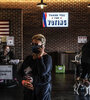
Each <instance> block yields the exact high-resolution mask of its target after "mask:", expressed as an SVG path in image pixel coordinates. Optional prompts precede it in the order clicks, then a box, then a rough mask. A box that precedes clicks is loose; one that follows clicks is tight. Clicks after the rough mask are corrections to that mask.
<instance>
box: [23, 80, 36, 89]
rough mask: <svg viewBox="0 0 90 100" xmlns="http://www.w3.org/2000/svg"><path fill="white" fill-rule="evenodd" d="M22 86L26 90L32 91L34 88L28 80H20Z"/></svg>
mask: <svg viewBox="0 0 90 100" xmlns="http://www.w3.org/2000/svg"><path fill="white" fill-rule="evenodd" d="M22 85H23V86H24V87H26V88H27V89H30V90H34V87H33V85H32V83H31V82H30V80H22Z"/></svg>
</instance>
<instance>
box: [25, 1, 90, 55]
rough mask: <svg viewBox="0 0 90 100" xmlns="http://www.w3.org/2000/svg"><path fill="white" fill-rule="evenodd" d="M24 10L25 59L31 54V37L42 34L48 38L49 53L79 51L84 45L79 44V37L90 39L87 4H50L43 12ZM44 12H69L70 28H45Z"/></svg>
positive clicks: (47, 48)
mask: <svg viewBox="0 0 90 100" xmlns="http://www.w3.org/2000/svg"><path fill="white" fill-rule="evenodd" d="M33 6H34V5H32V9H26V10H24V12H25V13H24V57H26V56H27V55H28V54H30V53H31V52H30V48H31V46H30V42H31V37H32V36H33V35H34V34H37V33H41V34H44V35H45V36H46V39H47V45H46V51H47V52H58V51H61V52H62V51H76V52H77V51H78V50H79V49H81V47H82V46H83V44H78V43H77V37H78V36H79V35H81V36H82V35H85V36H88V37H89V33H90V18H89V17H90V13H89V12H88V8H87V2H73V3H72V2H69V3H63V2H58V3H48V6H47V7H46V8H45V9H44V10H41V9H39V8H37V10H34V9H33V8H34V7H33ZM43 12H69V27H68V28H43V27H42V13H43Z"/></svg>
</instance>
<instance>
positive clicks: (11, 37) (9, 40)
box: [7, 36, 14, 46]
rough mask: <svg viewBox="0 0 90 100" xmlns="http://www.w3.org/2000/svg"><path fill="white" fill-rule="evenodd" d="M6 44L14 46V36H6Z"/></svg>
mask: <svg viewBox="0 0 90 100" xmlns="http://www.w3.org/2000/svg"><path fill="white" fill-rule="evenodd" d="M7 45H8V46H14V37H13V36H8V37H7Z"/></svg>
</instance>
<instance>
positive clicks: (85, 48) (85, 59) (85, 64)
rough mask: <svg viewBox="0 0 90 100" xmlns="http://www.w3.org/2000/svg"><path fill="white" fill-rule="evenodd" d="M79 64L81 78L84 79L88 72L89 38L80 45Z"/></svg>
mask: <svg viewBox="0 0 90 100" xmlns="http://www.w3.org/2000/svg"><path fill="white" fill-rule="evenodd" d="M81 65H82V75H81V78H82V79H85V77H86V75H89V74H90V40H89V41H88V42H87V43H86V44H84V46H83V47H82V57H81Z"/></svg>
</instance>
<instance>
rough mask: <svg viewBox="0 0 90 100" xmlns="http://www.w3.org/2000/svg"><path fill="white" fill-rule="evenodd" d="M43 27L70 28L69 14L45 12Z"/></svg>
mask: <svg viewBox="0 0 90 100" xmlns="http://www.w3.org/2000/svg"><path fill="white" fill-rule="evenodd" d="M43 27H68V12H44V13H43Z"/></svg>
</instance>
